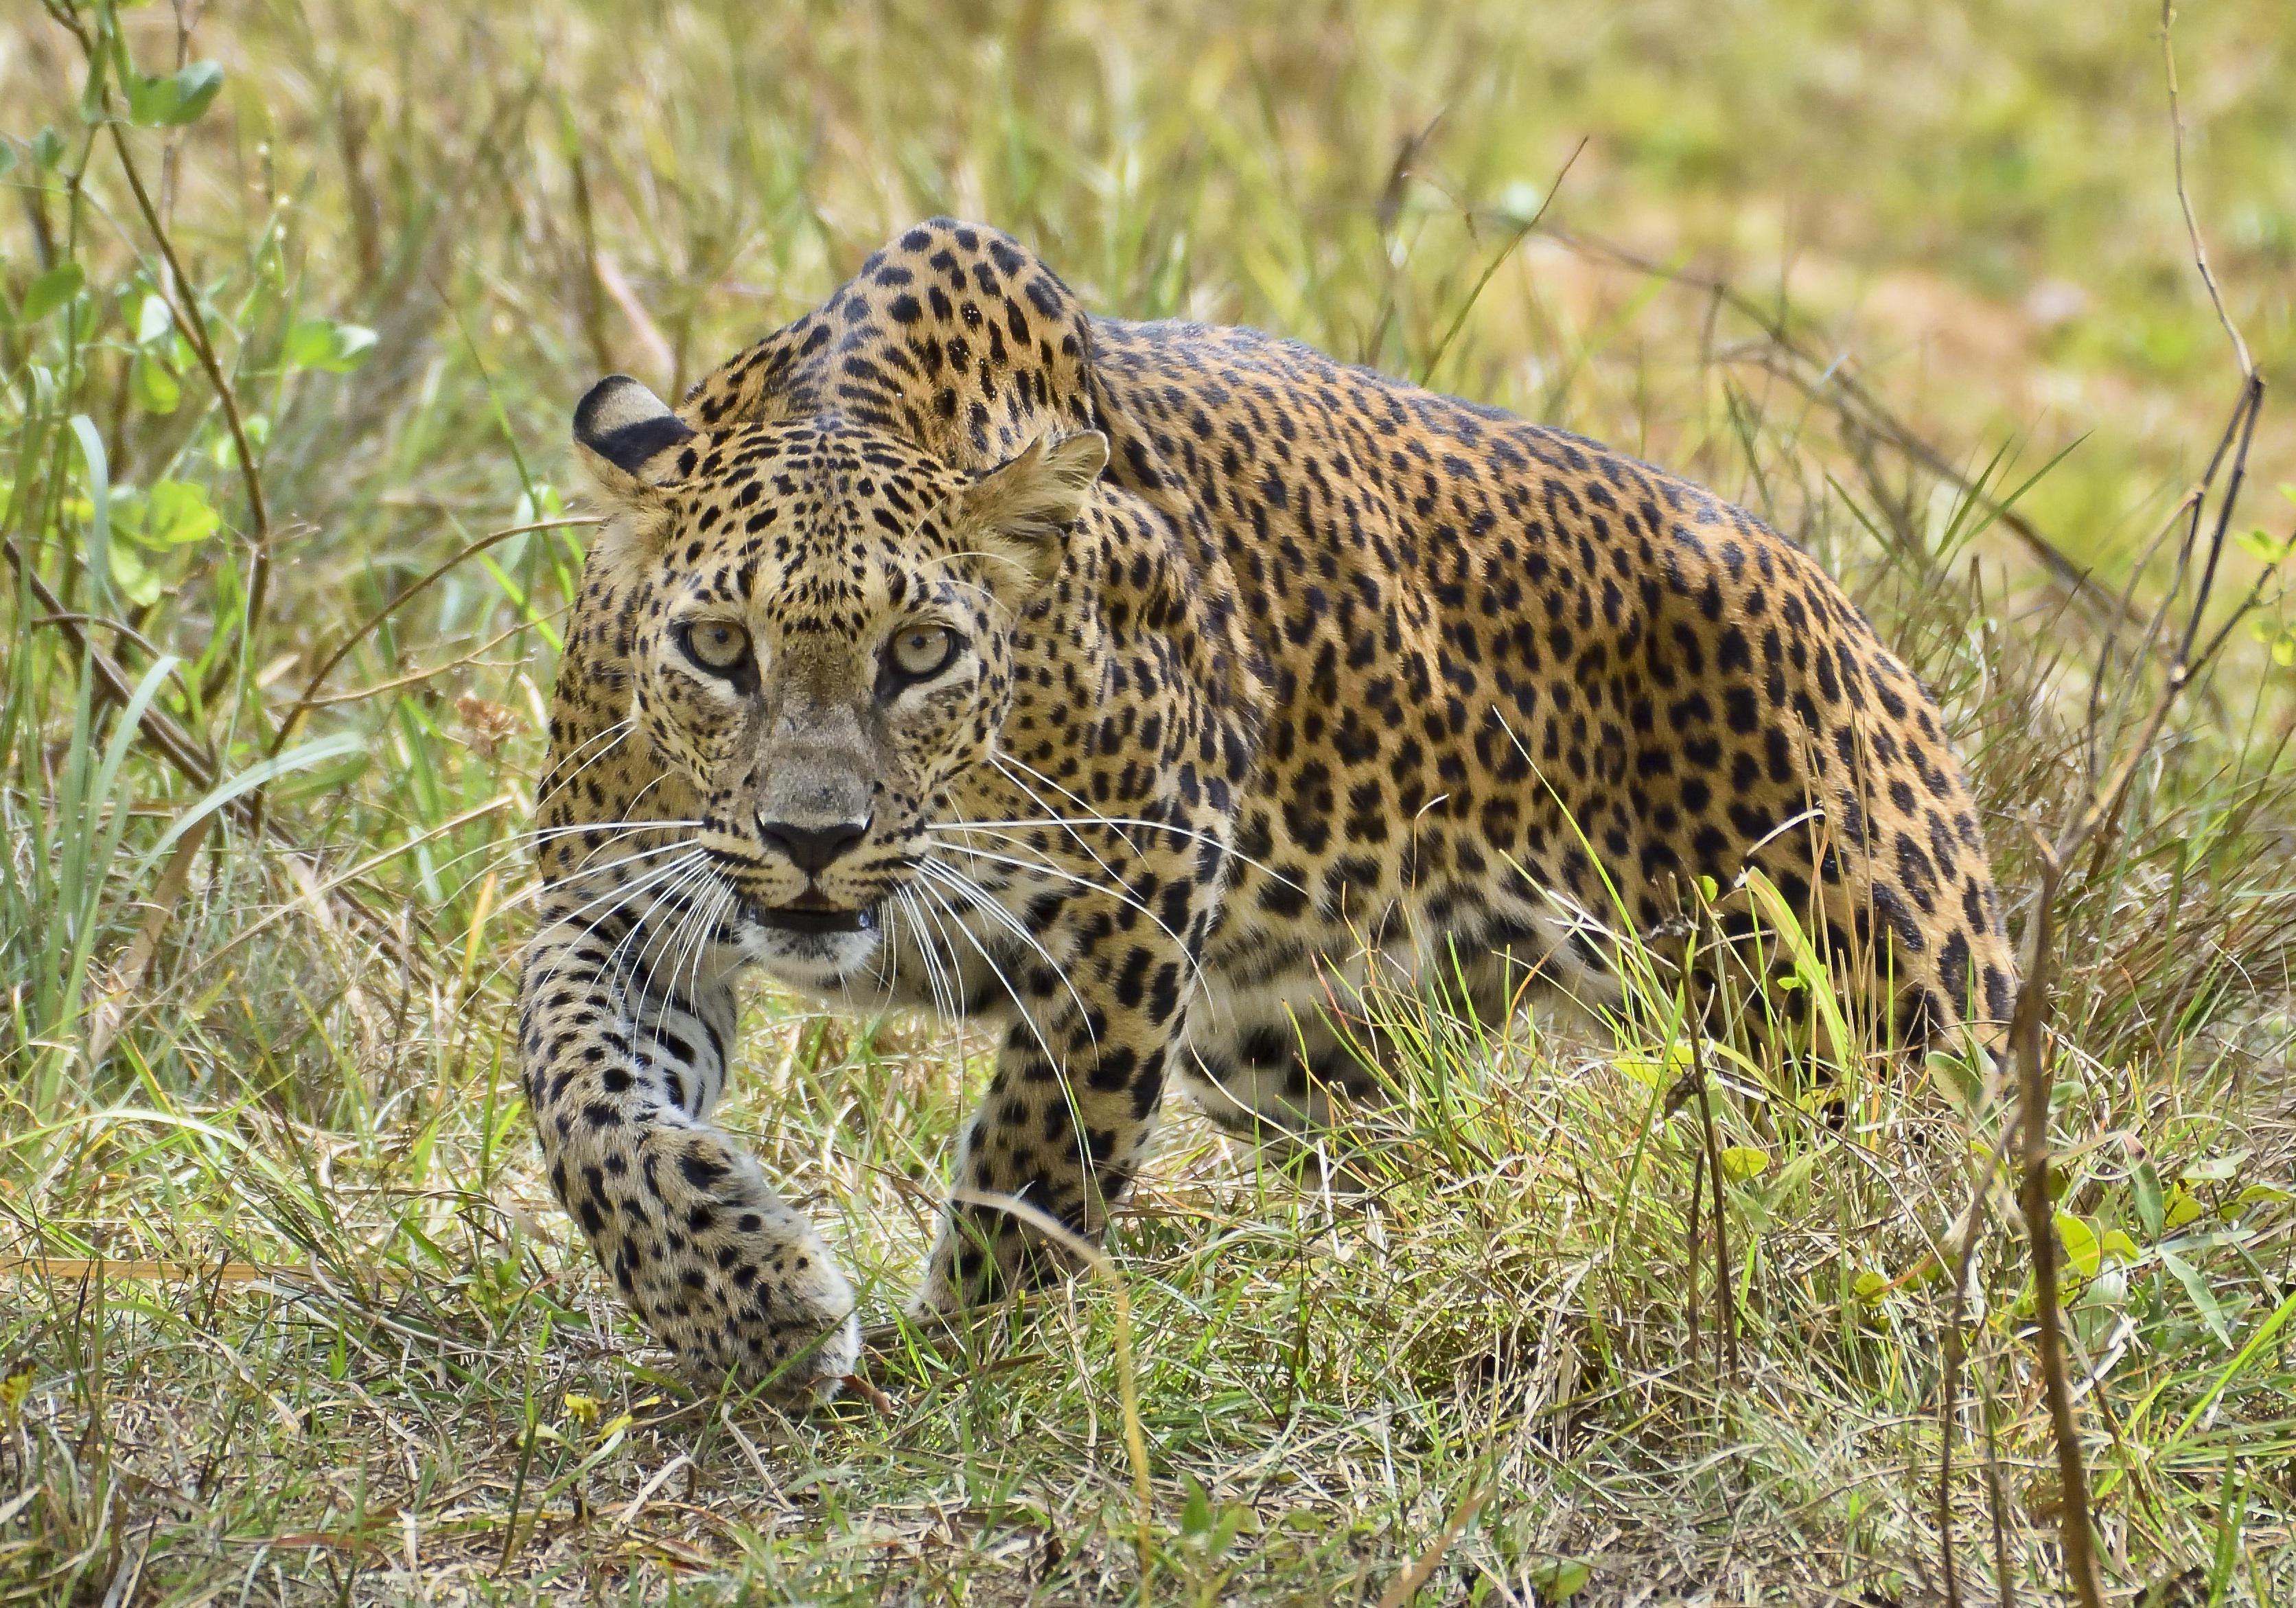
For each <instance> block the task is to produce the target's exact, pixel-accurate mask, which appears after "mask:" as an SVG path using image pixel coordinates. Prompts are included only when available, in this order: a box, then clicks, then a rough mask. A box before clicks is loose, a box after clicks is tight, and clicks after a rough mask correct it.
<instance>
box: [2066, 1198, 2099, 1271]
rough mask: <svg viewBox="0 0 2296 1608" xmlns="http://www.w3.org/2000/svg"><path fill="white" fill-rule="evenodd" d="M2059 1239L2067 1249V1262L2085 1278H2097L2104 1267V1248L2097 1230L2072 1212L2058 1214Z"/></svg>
mask: <svg viewBox="0 0 2296 1608" xmlns="http://www.w3.org/2000/svg"><path fill="white" fill-rule="evenodd" d="M2057 1238H2058V1239H2059V1240H2060V1241H2061V1242H2062V1243H2063V1245H2064V1248H2065V1260H2066V1262H2067V1263H2069V1264H2070V1265H2071V1268H2072V1270H2073V1271H2074V1272H2076V1273H2078V1274H2079V1275H2080V1276H2082V1277H2083V1278H2095V1276H2096V1270H2097V1268H2100V1267H2102V1266H2103V1260H2104V1256H2103V1246H2102V1245H2101V1244H2100V1243H2098V1241H2097V1237H2096V1230H2095V1229H2094V1228H2092V1227H2089V1226H2088V1225H2087V1223H2084V1222H2083V1221H2081V1219H2080V1218H2077V1217H2075V1216H2074V1215H2073V1214H2072V1213H2071V1212H2070V1211H2061V1212H2059V1213H2057Z"/></svg>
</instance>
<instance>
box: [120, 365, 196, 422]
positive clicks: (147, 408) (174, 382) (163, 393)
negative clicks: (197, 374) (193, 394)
mask: <svg viewBox="0 0 2296 1608" xmlns="http://www.w3.org/2000/svg"><path fill="white" fill-rule="evenodd" d="M127 389H128V390H129V391H130V392H131V393H132V394H133V395H134V396H135V406H138V407H140V408H142V409H143V411H144V412H145V413H153V414H171V413H174V412H175V411H176V405H177V404H179V403H180V402H182V401H183V399H184V382H183V381H181V380H178V379H176V376H175V375H174V374H172V373H168V365H166V364H164V363H161V362H160V360H159V359H158V358H156V357H152V354H151V353H149V352H138V353H136V354H135V365H134V366H133V367H131V368H130V369H129V370H128V371H127Z"/></svg>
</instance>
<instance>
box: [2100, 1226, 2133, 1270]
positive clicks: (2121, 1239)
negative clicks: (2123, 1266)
mask: <svg viewBox="0 0 2296 1608" xmlns="http://www.w3.org/2000/svg"><path fill="white" fill-rule="evenodd" d="M2099 1246H2100V1248H2101V1249H2102V1250H2103V1252H2104V1254H2105V1255H2107V1256H2109V1257H2111V1258H2112V1259H2113V1260H2114V1261H2116V1262H2133V1261H2135V1260H2136V1259H2137V1258H2138V1257H2140V1256H2142V1255H2144V1251H2141V1250H2139V1249H2138V1248H2137V1244H2136V1241H2135V1240H2132V1239H2130V1238H2129V1237H2128V1235H2127V1234H2125V1233H2123V1232H2122V1231H2121V1230H2120V1229H2118V1228H2108V1229H2106V1230H2105V1231H2104V1238H2103V1240H2102V1241H2100V1242H2099Z"/></svg>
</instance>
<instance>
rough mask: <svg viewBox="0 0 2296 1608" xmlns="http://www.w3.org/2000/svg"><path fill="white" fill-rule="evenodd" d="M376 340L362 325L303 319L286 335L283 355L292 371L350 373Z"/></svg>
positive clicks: (372, 333)
mask: <svg viewBox="0 0 2296 1608" xmlns="http://www.w3.org/2000/svg"><path fill="white" fill-rule="evenodd" d="M374 340H375V336H374V332H373V330H371V329H368V328H366V327H365V325H363V324H337V323H336V322H335V321H334V320H333V319H332V318H302V319H298V320H297V321H296V323H295V324H294V327H293V328H291V329H290V330H289V331H288V332H287V343H286V345H285V346H284V347H283V349H281V352H280V356H281V357H283V359H284V360H285V362H286V363H287V365H288V366H289V367H291V368H316V369H321V370H324V371H325V372H326V373H331V374H342V373H349V372H350V371H351V370H352V369H355V368H357V366H358V365H360V364H362V363H365V361H366V356H367V353H368V352H369V351H371V350H373V347H374Z"/></svg>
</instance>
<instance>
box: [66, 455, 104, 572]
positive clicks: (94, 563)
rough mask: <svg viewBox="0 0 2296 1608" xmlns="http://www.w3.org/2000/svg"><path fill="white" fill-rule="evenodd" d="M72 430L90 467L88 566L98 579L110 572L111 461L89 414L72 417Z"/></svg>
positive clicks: (88, 469) (88, 483)
mask: <svg viewBox="0 0 2296 1608" xmlns="http://www.w3.org/2000/svg"><path fill="white" fill-rule="evenodd" d="M71 432H72V434H73V435H74V436H75V437H76V438H78V441H79V450H80V456H81V458H82V459H83V460H84V461H85V462H86V466H87V496H88V520H87V556H88V568H89V570H92V571H94V574H95V575H96V576H97V577H98V578H99V579H102V578H109V577H110V575H111V459H110V457H108V456H107V455H105V453H104V450H103V436H102V432H100V431H98V430H97V429H96V428H95V421H94V420H93V419H91V418H89V417H88V416H87V415H86V414H73V415H72V416H71Z"/></svg>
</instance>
